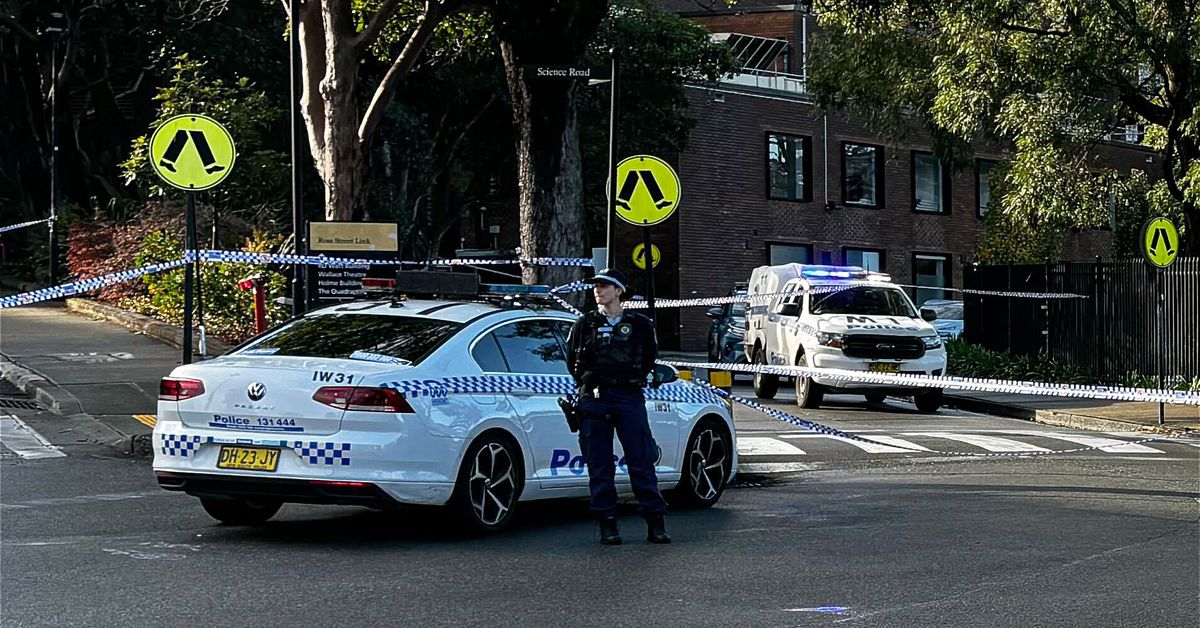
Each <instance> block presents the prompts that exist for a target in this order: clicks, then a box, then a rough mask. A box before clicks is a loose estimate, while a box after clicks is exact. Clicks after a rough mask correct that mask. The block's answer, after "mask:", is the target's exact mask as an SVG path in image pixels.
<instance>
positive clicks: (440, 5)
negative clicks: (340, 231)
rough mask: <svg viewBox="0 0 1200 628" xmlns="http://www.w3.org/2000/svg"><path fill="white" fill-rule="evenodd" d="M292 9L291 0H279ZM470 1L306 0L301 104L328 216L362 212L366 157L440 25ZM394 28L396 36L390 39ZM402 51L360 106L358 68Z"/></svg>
mask: <svg viewBox="0 0 1200 628" xmlns="http://www.w3.org/2000/svg"><path fill="white" fill-rule="evenodd" d="M280 1H281V3H282V5H283V7H284V10H285V11H287V10H288V0H280ZM465 6H466V1H465V0H424V1H418V0H304V1H303V2H301V3H300V6H299V9H298V11H299V16H290V15H289V18H293V17H295V18H296V19H297V24H298V26H299V38H300V52H301V65H302V71H301V74H302V88H301V97H300V110H301V114H302V115H303V117H304V123H305V126H306V127H307V128H308V143H309V148H310V150H311V151H312V156H313V161H314V162H315V165H316V168H317V173H318V175H319V176H320V178H321V182H322V183H323V184H324V186H325V218H326V219H327V220H351V219H354V218H357V217H360V216H361V214H362V209H363V205H364V203H365V200H366V194H364V181H365V177H366V173H365V160H364V155H365V152H366V149H367V147H368V146H369V145H370V142H371V140H372V139H373V138H374V136H375V134H376V131H377V130H378V128H379V123H380V121H381V120H382V119H383V117H384V114H385V113H386V111H387V108H388V106H389V105H390V104H391V102H392V100H393V98H394V97H395V95H396V90H397V89H399V87H400V85H401V84H402V83H403V82H404V80H405V78H406V77H407V76H408V74H409V73H410V72H411V71H412V69H413V66H414V65H416V62H417V59H418V57H419V56H420V55H421V52H422V51H423V50H424V49H425V47H426V45H428V44H429V42H430V41H431V40H432V39H433V37H434V35H435V33H436V32H437V29H438V27H439V25H441V24H442V23H443V21H444V20H445V19H446V18H447V17H449V16H450V15H452V14H454V13H456V12H458V11H460V10H462V9H463V8H464V7H465ZM385 34H388V35H389V37H390V38H391V39H385ZM391 41H395V42H396V43H397V46H396V47H397V48H398V52H396V53H395V54H394V55H389V56H390V57H391V62H390V64H389V67H388V69H387V71H386V72H385V73H384V74H383V77H382V78H381V79H380V80H379V82H378V84H376V85H375V86H374V89H373V90H371V93H372V95H371V98H370V102H369V104H368V105H367V107H366V109H365V110H363V111H362V112H360V107H359V100H358V96H359V90H360V89H361V88H362V87H363V86H362V85H360V72H359V70H360V68H361V66H362V63H363V61H364V59H366V58H367V57H368V56H369V55H371V54H373V53H374V54H382V53H384V52H387V51H386V50H385V48H391V47H392V46H387V45H384V44H387V43H390V42H391Z"/></svg>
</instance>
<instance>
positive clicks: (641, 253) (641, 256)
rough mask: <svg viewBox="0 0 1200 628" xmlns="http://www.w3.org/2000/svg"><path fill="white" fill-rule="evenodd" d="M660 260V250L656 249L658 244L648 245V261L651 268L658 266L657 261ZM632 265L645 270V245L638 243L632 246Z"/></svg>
mask: <svg viewBox="0 0 1200 628" xmlns="http://www.w3.org/2000/svg"><path fill="white" fill-rule="evenodd" d="M661 261H662V251H660V250H658V245H656V244H651V245H650V263H651V264H652V266H651V267H652V268H658V263H659V262H661ZM633 265H634V266H637V267H638V268H640V269H642V270H646V245H645V244H639V245H637V246H635V247H633Z"/></svg>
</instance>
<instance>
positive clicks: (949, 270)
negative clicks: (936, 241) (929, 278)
mask: <svg viewBox="0 0 1200 628" xmlns="http://www.w3.org/2000/svg"><path fill="white" fill-rule="evenodd" d="M921 258H926V259H929V258H939V259H941V260H942V269H943V273H944V276H943V279H944V283H943V285H941V286H936V287H935V286H921V285H920V284H918V283H917V260H918V259H921ZM953 261H954V255H953V254H951V253H942V252H938V251H913V252H912V282H913V286H914V287H913V289H912V291H913V292H912V301H913V305H914V306H916V308H917V309H918V310H920V309H921V304H920V303H917V291H918V290H940V291H941V292H942V293H943V294H942V296H940V297H938V298H940V299H946V295H945V294H944V293H945V292H947V291H948V289H949V288H953V287H954V267H953V266H951V264H952V263H953ZM918 313H919V312H918Z"/></svg>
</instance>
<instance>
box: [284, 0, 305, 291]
mask: <svg viewBox="0 0 1200 628" xmlns="http://www.w3.org/2000/svg"><path fill="white" fill-rule="evenodd" d="M288 7H289V8H288V11H289V13H290V15H291V16H292V19H291V24H289V26H288V44H289V51H288V54H289V56H290V58H291V106H290V107H289V112H290V115H291V122H292V240H293V242H295V248H296V255H306V254H307V253H308V247H307V246H305V242H304V195H303V190H302V189H301V183H302V181H301V171H300V169H301V166H302V163H303V160H302V156H303V151H304V126H303V122H302V121H301V118H300V83H301V74H300V0H288ZM307 271H308V267H307V266H305V265H303V264H296V265H294V266H293V267H292V314H293V315H299V314H303V313H304V311H305V310H306V309H308V299H307V290H306V288H307V281H306V279H307V278H306V277H305V273H306V272H307Z"/></svg>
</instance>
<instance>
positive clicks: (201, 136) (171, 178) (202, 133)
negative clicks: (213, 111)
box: [150, 113, 237, 192]
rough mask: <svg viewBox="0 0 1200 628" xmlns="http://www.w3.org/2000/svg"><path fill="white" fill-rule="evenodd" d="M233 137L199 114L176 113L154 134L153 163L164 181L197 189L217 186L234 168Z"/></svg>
mask: <svg viewBox="0 0 1200 628" xmlns="http://www.w3.org/2000/svg"><path fill="white" fill-rule="evenodd" d="M236 158H237V151H236V150H235V149H234V145H233V136H231V135H230V134H229V131H227V130H226V129H225V127H223V126H221V123H220V122H217V121H216V120H213V119H212V118H209V117H207V116H202V115H199V114H192V113H189V114H184V115H179V116H174V117H172V118H170V119H168V120H167V121H166V122H163V123H162V124H161V125H159V127H158V128H157V129H155V130H154V134H153V135H151V136H150V165H151V166H153V167H154V171H155V172H157V173H158V176H160V177H162V179H163V181H166V182H167V183H168V184H170V185H172V186H175V187H177V188H179V189H181V190H187V191H189V192H195V191H198V190H207V189H209V188H211V187H213V186H216V185H217V184H218V183H220V182H221V181H223V180H225V177H227V176H229V173H230V172H231V171H232V170H233V162H234V160H235V159H236Z"/></svg>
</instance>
